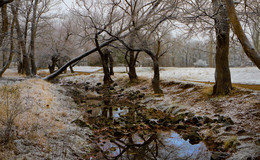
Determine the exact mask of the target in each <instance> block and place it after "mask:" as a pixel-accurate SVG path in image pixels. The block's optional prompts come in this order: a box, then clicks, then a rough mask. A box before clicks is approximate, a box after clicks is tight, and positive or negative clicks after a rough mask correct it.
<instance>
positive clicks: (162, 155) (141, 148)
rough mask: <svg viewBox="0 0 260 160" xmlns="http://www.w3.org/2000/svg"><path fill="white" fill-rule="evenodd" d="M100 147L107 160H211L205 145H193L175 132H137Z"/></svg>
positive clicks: (100, 144) (109, 141) (103, 142)
mask: <svg viewBox="0 0 260 160" xmlns="http://www.w3.org/2000/svg"><path fill="white" fill-rule="evenodd" d="M98 146H99V148H100V149H101V150H102V152H103V154H104V157H105V158H107V159H122V160H128V159H131V160H133V159H136V160H139V159H145V160H171V159H172V160H176V159H178V160H182V159H185V160H193V159H196V160H197V159H198V160H208V159H210V152H209V151H208V150H207V148H206V146H205V145H204V144H203V143H199V144H195V145H191V144H190V143H189V142H188V141H185V140H183V139H182V138H181V137H180V136H179V135H178V134H177V133H176V132H174V131H157V132H154V133H151V131H137V132H136V133H134V134H131V135H128V136H126V137H123V138H120V139H113V140H111V139H109V140H108V139H102V140H101V141H100V143H98Z"/></svg>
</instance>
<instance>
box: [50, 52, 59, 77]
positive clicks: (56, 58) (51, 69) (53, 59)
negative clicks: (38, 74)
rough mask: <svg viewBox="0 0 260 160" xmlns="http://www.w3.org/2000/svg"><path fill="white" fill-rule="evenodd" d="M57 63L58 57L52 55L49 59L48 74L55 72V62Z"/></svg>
mask: <svg viewBox="0 0 260 160" xmlns="http://www.w3.org/2000/svg"><path fill="white" fill-rule="evenodd" d="M58 61H59V56H55V55H53V56H52V57H51V64H49V65H48V68H49V71H50V74H52V73H54V71H55V66H57V62H58Z"/></svg>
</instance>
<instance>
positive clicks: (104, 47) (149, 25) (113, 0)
mask: <svg viewBox="0 0 260 160" xmlns="http://www.w3.org/2000/svg"><path fill="white" fill-rule="evenodd" d="M8 2H9V4H8V5H9V7H7V3H8ZM10 2H12V1H0V4H1V5H2V6H1V11H2V32H1V36H0V42H1V44H0V45H1V46H2V42H3V41H4V38H5V35H6V33H7V32H8V33H9V32H10V36H9V37H11V38H10V43H9V44H10V47H14V48H17V49H18V53H20V54H21V57H22V58H21V59H22V61H21V66H23V67H21V68H22V69H23V70H22V71H23V72H24V73H26V75H31V74H36V65H35V64H36V63H35V58H34V55H35V52H36V51H35V47H36V45H35V41H37V30H38V29H39V27H38V25H39V21H40V19H41V16H42V15H43V13H45V11H44V9H45V8H48V7H46V6H48V5H46V4H47V3H50V2H49V1H48V0H39V1H38V0H27V1H24V2H20V1H19V0H14V1H13V2H12V3H10ZM24 3H26V4H24ZM10 4H11V5H10ZM40 4H42V5H40ZM26 7H27V8H26ZM235 7H236V8H235ZM8 8H10V9H9V10H10V13H9V16H8V15H7V14H8V11H7V10H8ZM23 8H26V9H24V11H23V12H22V10H23ZM259 10H260V9H259V4H258V3H257V2H255V1H254V0H245V1H243V0H242V1H240V2H235V3H234V1H233V0H212V1H208V0H194V1H190V0H181V1H180V0H107V1H103V0H77V1H76V3H75V5H74V6H73V7H71V9H70V11H71V12H70V13H69V15H68V17H72V18H68V19H67V20H66V21H63V22H62V26H60V27H59V31H61V32H56V33H55V34H54V35H56V36H52V35H53V34H52V35H50V36H49V38H48V40H49V41H46V40H45V39H46V37H48V36H44V35H46V33H44V32H42V33H41V35H40V36H39V38H38V40H40V41H42V42H45V45H42V46H46V47H42V48H48V49H49V50H48V52H50V53H51V54H50V53H46V51H42V53H44V52H45V54H49V56H46V57H48V58H49V60H52V62H51V63H50V64H49V68H50V70H51V71H52V72H54V69H55V66H58V65H57V64H56V63H58V61H59V60H60V59H61V57H62V56H63V57H64V55H65V57H68V58H67V59H71V58H72V57H75V55H77V56H76V58H72V59H71V60H69V61H67V63H65V61H66V60H64V62H63V63H62V64H60V65H59V69H58V70H57V71H55V72H54V73H52V74H51V75H49V76H47V77H45V78H44V79H46V80H50V79H53V78H54V77H56V76H57V75H59V74H60V73H62V72H63V71H65V70H66V68H67V67H69V66H73V65H75V64H76V63H78V62H79V61H80V60H81V59H83V58H85V57H87V56H88V55H90V54H92V53H95V52H96V53H98V55H99V57H100V60H101V64H102V66H103V70H104V83H105V84H110V83H111V82H113V80H112V78H111V74H112V67H110V68H109V66H112V65H109V60H110V64H113V57H112V56H111V55H112V54H111V51H112V50H113V51H116V52H114V53H117V54H123V55H124V56H123V57H124V58H125V63H126V65H127V66H128V68H129V72H128V75H129V79H130V81H132V82H134V81H136V80H137V79H138V77H137V74H136V70H135V67H136V65H137V64H136V63H137V61H138V58H139V57H140V55H142V56H143V55H147V57H149V58H150V59H151V61H152V66H153V69H154V77H153V79H152V85H153V89H154V92H155V93H162V90H161V89H160V85H159V84H160V83H159V82H160V73H159V64H160V63H163V62H162V61H163V60H164V59H163V57H164V55H166V54H167V53H169V52H172V53H174V52H177V49H176V47H174V46H178V45H172V44H173V43H175V44H181V41H182V39H184V40H187V39H191V38H194V37H200V39H203V40H208V39H209V43H208V45H207V46H209V52H208V53H207V54H208V57H209V59H208V63H209V65H210V66H211V67H213V66H216V74H215V75H216V83H215V86H214V94H228V93H229V92H230V91H231V89H232V84H231V78H230V71H229V49H230V40H234V42H236V40H235V38H234V37H235V35H236V36H237V37H238V40H239V42H240V43H241V45H242V47H243V49H244V52H245V53H246V55H247V56H248V57H249V58H250V59H251V61H252V62H253V63H254V64H255V65H256V66H257V67H258V68H260V56H259V35H260V32H259V31H260V29H259V25H258V24H259V22H260V21H259V15H260V14H259V13H260V12H259ZM238 16H239V17H240V19H241V21H240V20H239V19H238ZM5 17H12V18H11V19H13V22H12V23H11V24H9V22H7V21H8V20H10V18H8V19H7V18H5ZM21 19H24V20H25V22H23V23H22V24H23V26H25V27H21V24H20V23H19V22H20V21H21ZM46 21H47V20H46ZM48 22H50V20H49V21H48ZM249 22H250V23H249ZM29 24H30V25H31V26H30V27H28V25H29ZM54 24H55V23H54ZM241 24H242V25H241ZM6 26H7V27H6ZM53 26H55V25H52V27H53ZM28 28H29V29H28ZM45 28H46V26H45ZM54 28H55V27H54ZM56 29H57V27H56ZM231 29H232V30H231ZM50 30H52V29H50ZM53 30H55V29H53ZM214 30H215V31H214ZM14 31H16V34H14ZM56 31H57V30H56ZM28 33H29V35H30V37H29V40H28V39H27V35H28ZM51 33H53V32H51ZM174 33H175V34H177V37H182V39H179V41H178V40H177V41H172V39H173V38H172V36H173V35H174ZM247 34H248V35H250V36H251V37H250V38H251V39H252V42H253V43H252V42H251V40H250V39H248V38H247ZM14 35H15V36H17V40H16V41H17V42H14V41H12V40H11V39H14V38H13V36H14ZM57 37H58V38H57ZM202 37H207V38H202ZM46 42H47V43H46ZM15 43H17V44H15ZM13 44H15V45H13ZM182 44H183V43H182ZM17 46H18V47H17ZM72 46H74V47H72ZM75 46H76V47H75ZM214 46H216V49H214ZM2 48H3V47H2ZM78 48H80V49H78ZM10 50H11V51H12V52H13V51H14V50H15V49H10ZM82 50H87V51H86V52H85V53H84V54H81V55H78V54H75V52H77V53H79V52H80V51H82ZM214 51H215V52H216V54H215V60H213V57H214V56H213V55H214V54H213V53H214ZM181 52H182V53H183V54H184V51H183V50H182V51H181ZM113 55H114V54H113ZM10 57H11V54H10ZM184 57H186V59H185V60H186V63H187V64H188V63H191V62H189V61H188V60H189V58H190V57H191V55H190V54H185V56H184ZM190 59H191V58H190ZM213 62H215V65H214V64H213Z"/></svg>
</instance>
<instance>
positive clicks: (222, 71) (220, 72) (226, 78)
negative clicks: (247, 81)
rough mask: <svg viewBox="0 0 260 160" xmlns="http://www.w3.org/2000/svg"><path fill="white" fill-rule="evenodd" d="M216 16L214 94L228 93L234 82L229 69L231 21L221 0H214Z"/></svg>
mask: <svg viewBox="0 0 260 160" xmlns="http://www.w3.org/2000/svg"><path fill="white" fill-rule="evenodd" d="M212 2H213V6H214V9H215V12H218V13H217V15H216V17H215V26H216V36H217V48H216V71H215V85H214V88H213V94H214V95H222V94H224V95H226V94H228V93H230V92H231V90H232V83H231V77H230V70H229V61H228V55H229V32H230V27H229V21H228V15H227V11H226V9H225V6H223V5H222V3H221V0H213V1H212Z"/></svg>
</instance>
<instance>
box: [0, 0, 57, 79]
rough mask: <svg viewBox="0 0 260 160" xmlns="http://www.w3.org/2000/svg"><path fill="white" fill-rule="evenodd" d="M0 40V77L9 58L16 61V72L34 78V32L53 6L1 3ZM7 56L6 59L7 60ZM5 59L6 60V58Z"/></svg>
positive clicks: (45, 0) (47, 0)
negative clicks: (0, 62)
mask: <svg viewBox="0 0 260 160" xmlns="http://www.w3.org/2000/svg"><path fill="white" fill-rule="evenodd" d="M0 4H1V5H2V6H1V15H2V16H1V18H2V19H1V20H2V21H1V28H2V31H1V36H0V46H1V52H2V62H3V63H2V64H3V68H2V69H1V70H0V77H1V76H2V74H3V73H4V72H5V70H6V69H7V68H8V67H9V65H10V64H11V62H12V60H13V57H15V58H16V59H17V60H16V61H17V63H18V64H17V66H18V72H19V73H21V74H26V75H27V76H31V75H36V73H37V67H36V58H35V54H36V52H37V44H36V43H37V40H36V38H37V37H39V36H40V35H39V34H38V31H39V30H41V29H42V28H44V27H45V25H46V20H47V19H48V16H45V15H46V14H47V13H48V12H49V11H50V7H51V6H52V5H53V2H52V1H51V0H25V1H21V0H12V1H11V0H9V1H8V0H2V1H0ZM8 54H9V56H8ZM7 57H8V58H7Z"/></svg>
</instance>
